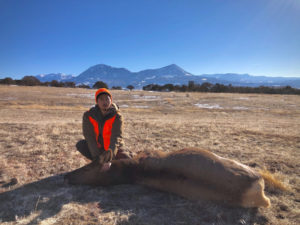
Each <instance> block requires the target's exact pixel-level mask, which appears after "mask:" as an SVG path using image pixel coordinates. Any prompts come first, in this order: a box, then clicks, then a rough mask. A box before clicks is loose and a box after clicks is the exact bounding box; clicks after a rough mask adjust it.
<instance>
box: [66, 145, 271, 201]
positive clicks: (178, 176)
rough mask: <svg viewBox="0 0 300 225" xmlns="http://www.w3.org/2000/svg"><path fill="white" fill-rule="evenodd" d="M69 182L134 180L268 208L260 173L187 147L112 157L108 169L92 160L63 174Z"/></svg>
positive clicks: (203, 197)
mask: <svg viewBox="0 0 300 225" xmlns="http://www.w3.org/2000/svg"><path fill="white" fill-rule="evenodd" d="M65 179H66V181H67V182H68V183H70V184H87V185H102V186H103V185H114V184H125V183H137V184H142V185H145V186H148V187H152V188H156V189H159V190H163V191H168V192H171V193H175V194H178V195H180V196H183V197H186V198H189V199H192V200H211V201H219V202H226V203H229V204H232V205H239V206H242V207H269V206H270V200H269V199H268V198H267V197H266V196H265V195H264V180H263V178H262V177H261V175H260V174H259V173H258V172H256V171H254V170H253V169H251V168H250V167H248V166H246V165H243V164H241V163H239V162H237V161H234V160H231V159H226V158H223V157H220V156H218V155H216V154H214V153H212V152H209V151H207V150H203V149H196V148H186V149H182V150H180V151H175V152H172V153H169V154H166V153H161V152H157V151H154V152H151V153H142V154H139V155H137V156H136V157H135V158H134V159H122V160H113V161H112V164H111V167H110V169H109V170H108V171H105V172H101V165H99V164H97V163H91V164H88V165H87V166H84V167H82V168H79V169H77V170H75V171H73V172H70V173H69V174H67V175H66V177H65Z"/></svg>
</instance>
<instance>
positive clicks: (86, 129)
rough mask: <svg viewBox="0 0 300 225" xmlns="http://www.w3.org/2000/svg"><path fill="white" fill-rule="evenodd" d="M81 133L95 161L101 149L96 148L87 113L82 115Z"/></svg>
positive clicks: (94, 136)
mask: <svg viewBox="0 0 300 225" xmlns="http://www.w3.org/2000/svg"><path fill="white" fill-rule="evenodd" d="M82 132H83V136H84V138H85V140H86V142H87V144H88V147H89V150H90V153H91V155H92V157H93V159H97V158H98V157H99V155H100V153H101V152H102V151H103V150H102V151H101V149H100V148H98V146H97V141H96V134H95V132H94V127H93V125H92V123H91V122H90V120H89V117H88V112H85V113H84V114H83V119H82Z"/></svg>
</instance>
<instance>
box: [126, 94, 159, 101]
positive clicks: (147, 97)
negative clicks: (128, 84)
mask: <svg viewBox="0 0 300 225" xmlns="http://www.w3.org/2000/svg"><path fill="white" fill-rule="evenodd" d="M132 97H133V98H134V99H135V100H141V99H143V100H145V101H156V100H159V99H161V97H160V96H155V95H133V96H132Z"/></svg>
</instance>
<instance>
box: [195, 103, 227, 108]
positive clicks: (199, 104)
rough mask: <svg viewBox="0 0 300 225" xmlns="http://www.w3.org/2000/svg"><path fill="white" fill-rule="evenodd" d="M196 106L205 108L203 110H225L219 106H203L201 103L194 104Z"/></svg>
mask: <svg viewBox="0 0 300 225" xmlns="http://www.w3.org/2000/svg"><path fill="white" fill-rule="evenodd" d="M194 105H195V106H197V107H199V108H203V109H223V107H221V106H219V105H218V104H212V105H210V104H201V103H197V104H194Z"/></svg>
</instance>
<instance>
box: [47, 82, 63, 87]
mask: <svg viewBox="0 0 300 225" xmlns="http://www.w3.org/2000/svg"><path fill="white" fill-rule="evenodd" d="M50 86H51V87H63V86H64V83H62V82H58V81H57V80H52V81H51V82H50Z"/></svg>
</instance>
